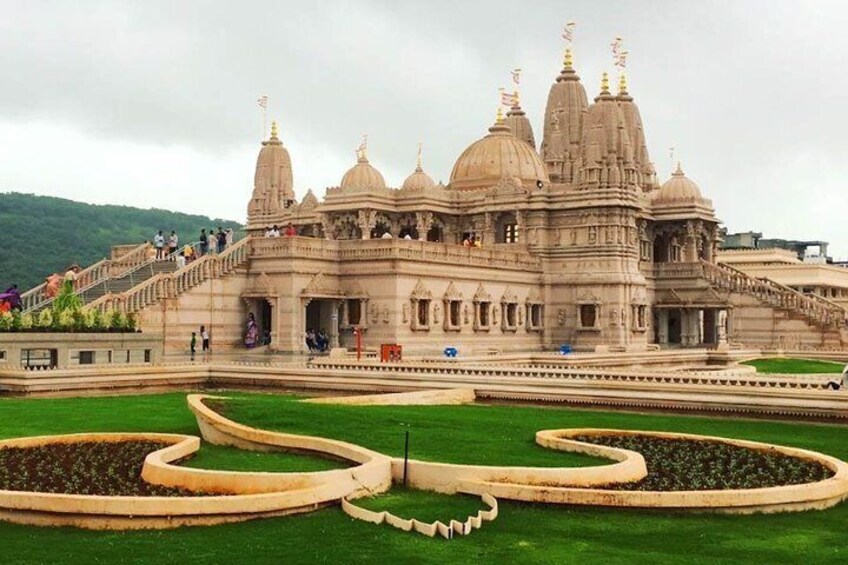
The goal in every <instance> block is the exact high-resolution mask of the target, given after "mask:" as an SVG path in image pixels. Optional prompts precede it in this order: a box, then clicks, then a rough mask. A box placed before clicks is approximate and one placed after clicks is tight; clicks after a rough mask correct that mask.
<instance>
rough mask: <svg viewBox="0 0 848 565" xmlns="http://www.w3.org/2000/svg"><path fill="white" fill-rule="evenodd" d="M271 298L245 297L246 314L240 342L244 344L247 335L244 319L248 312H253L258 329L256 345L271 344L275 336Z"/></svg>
mask: <svg viewBox="0 0 848 565" xmlns="http://www.w3.org/2000/svg"><path fill="white" fill-rule="evenodd" d="M271 300H274V299H273V298H245V299H244V301H245V302H246V303H247V314H245V325H244V326H243V329H242V335H241V340H242V341H241V343H242V344H244V339H245V337H246V336H247V329H246V328H247V325H246V320H247V316H248V315H249V314H253V317H254V318H255V320H256V328H257V330H258V331H259V340H258V342H257V345H260V346H261V345H271V343H272V341H273V340H274V336H275V328H274V319H273V312H274V308H273V307H272V306H271V302H270V301H271Z"/></svg>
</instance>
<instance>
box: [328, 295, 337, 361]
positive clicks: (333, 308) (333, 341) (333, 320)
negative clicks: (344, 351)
mask: <svg viewBox="0 0 848 565" xmlns="http://www.w3.org/2000/svg"><path fill="white" fill-rule="evenodd" d="M327 306H328V307H329V308H330V335H329V336H328V337H329V338H330V349H333V348H334V347H338V346H339V301H338V300H327Z"/></svg>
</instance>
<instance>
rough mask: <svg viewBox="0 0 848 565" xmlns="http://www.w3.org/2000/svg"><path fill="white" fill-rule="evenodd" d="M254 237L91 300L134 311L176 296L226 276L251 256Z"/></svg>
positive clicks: (104, 306) (108, 307)
mask: <svg viewBox="0 0 848 565" xmlns="http://www.w3.org/2000/svg"><path fill="white" fill-rule="evenodd" d="M250 241H251V238H249V237H246V238H244V239H242V240H240V241H238V242H237V243H234V244H233V245H231V246H230V247H228V248H227V249H225V250H224V251H223V252H221V253H220V254H218V255H212V254H209V255H204V256H203V257H200V258H199V259H197V260H195V261H192V262H191V263H189V264H188V265H186V266H185V267H183V268H182V269H180V270H179V271H176V272H174V273H160V274H158V275H155V276H153V277H151V278H149V279H147V280H146V281H144V282H142V283H141V284H138V285H136V286H134V287H133V288H131V289H130V290H128V291H127V292H123V293H119V294H115V293H110V294H105V295H103V296H101V297H100V298H98V299H97V300H94V301H93V302H91V304H89V305H88V306H89V308H96V309H98V310H100V311H101V312H104V311H107V310H119V311H121V312H124V313H126V314H131V313H135V312H139V311H140V310H143V309H144V308H146V307H147V306H150V305H151V304H154V303H156V302H158V301H159V300H163V299H166V298H176V297H177V296H180V295H181V294H183V293H184V292H186V291H187V290H190V289H192V288H194V287H196V286H198V285H200V284H202V283H203V282H205V281H207V280H209V279H214V278H219V277H223V276H226V275H228V274H230V273H231V272H232V271H234V270H235V269H236V268H237V267H239V266H241V265H242V264H244V263H245V262H246V261H247V259H248V251H249V249H250V245H249V244H250Z"/></svg>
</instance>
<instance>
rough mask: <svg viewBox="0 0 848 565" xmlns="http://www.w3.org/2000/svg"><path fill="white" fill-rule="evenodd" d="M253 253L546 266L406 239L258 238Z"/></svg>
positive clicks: (519, 256)
mask: <svg viewBox="0 0 848 565" xmlns="http://www.w3.org/2000/svg"><path fill="white" fill-rule="evenodd" d="M250 256H251V258H252V259H265V258H280V257H296V258H299V259H321V260H328V261H338V260H341V261H380V260H408V261H423V262H431V263H441V264H448V265H473V266H477V267H494V268H511V269H523V270H531V271H539V270H541V268H542V266H541V261H540V260H539V259H538V258H537V257H533V256H532V255H529V254H528V253H526V252H520V251H515V250H508V249H503V248H498V247H464V246H461V245H452V244H447V243H436V242H432V241H416V240H405V239H355V240H329V239H318V238H309V237H274V238H254V239H253V240H252V244H251V250H250Z"/></svg>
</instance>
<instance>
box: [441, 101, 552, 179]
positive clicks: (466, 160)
mask: <svg viewBox="0 0 848 565" xmlns="http://www.w3.org/2000/svg"><path fill="white" fill-rule="evenodd" d="M512 177H518V179H519V180H521V182H522V183H523V184H524V183H532V184H534V185H535V183H536V182H537V181H544V182H547V181H548V174H547V172H546V171H545V165H544V164H543V163H542V160H541V159H540V158H539V155H538V154H537V153H536V151H535V150H534V149H533V148H532V147H531V146H530V145H529V144H528V143H526V142H524V141H522V140H520V139H518V138H517V137H515V136H514V135H513V134H512V130H511V129H510V127H509V126H508V125H506V124H505V123H504V121H503V119H502V118H500V116H499V117H498V120H497V121H496V122H495V125H493V126H492V127H490V128H489V135H487V136H486V137H484V138H483V139H479V140H477V141H475V142H474V143H472V144H471V145H469V146H468V148H467V149H466V150H465V151H463V152H462V154H461V155H460V156H459V159H457V160H456V164H455V165H454V166H453V171H452V172H451V178H450V187H451V188H453V189H456V190H474V189H478V188H488V187H490V186H492V185H494V184H496V183H497V182H498V181H500V180H501V179H508V178H512Z"/></svg>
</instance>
